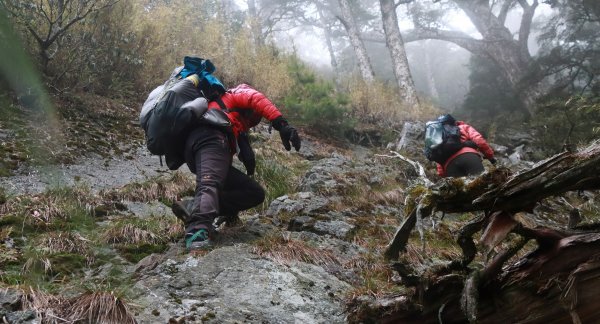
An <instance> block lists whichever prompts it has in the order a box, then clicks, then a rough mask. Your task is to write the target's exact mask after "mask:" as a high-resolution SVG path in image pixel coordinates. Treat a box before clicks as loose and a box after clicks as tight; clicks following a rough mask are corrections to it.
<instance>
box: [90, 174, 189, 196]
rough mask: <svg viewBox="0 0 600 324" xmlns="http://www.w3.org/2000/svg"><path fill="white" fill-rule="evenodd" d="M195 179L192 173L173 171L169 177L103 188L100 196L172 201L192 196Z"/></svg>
mask: <svg viewBox="0 0 600 324" xmlns="http://www.w3.org/2000/svg"><path fill="white" fill-rule="evenodd" d="M195 188H196V181H195V178H194V175H193V174H192V173H185V172H182V171H177V172H173V174H172V175H171V177H169V178H157V179H152V180H149V181H147V182H143V183H132V184H128V185H126V186H124V187H123V188H119V189H113V190H104V191H102V192H101V193H100V196H101V197H102V198H103V199H105V200H111V201H121V200H131V201H142V202H146V201H152V200H160V201H167V202H170V201H173V200H176V199H177V198H178V197H181V196H186V195H187V196H190V195H191V196H193V195H194V190H195Z"/></svg>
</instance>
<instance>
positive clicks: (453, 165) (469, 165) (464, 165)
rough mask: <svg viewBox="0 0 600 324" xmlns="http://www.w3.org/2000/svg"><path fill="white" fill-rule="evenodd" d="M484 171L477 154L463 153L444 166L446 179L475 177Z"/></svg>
mask: <svg viewBox="0 0 600 324" xmlns="http://www.w3.org/2000/svg"><path fill="white" fill-rule="evenodd" d="M483 171H484V168H483V162H482V161H481V156H480V155H479V154H477V153H473V152H467V153H463V154H461V155H459V156H457V157H455V158H454V159H452V161H450V163H448V165H447V166H446V176H447V177H466V176H469V175H477V174H480V173H482V172H483Z"/></svg>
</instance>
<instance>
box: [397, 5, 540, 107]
mask: <svg viewBox="0 0 600 324" xmlns="http://www.w3.org/2000/svg"><path fill="white" fill-rule="evenodd" d="M434 2H438V1H434ZM452 2H453V3H454V4H455V5H456V6H458V8H459V9H461V10H462V11H463V12H464V13H465V14H466V15H467V17H469V19H470V20H471V22H472V23H473V25H474V26H475V28H476V29H477V31H478V32H479V33H480V34H481V36H482V39H475V38H473V37H471V36H469V35H467V34H465V33H463V32H459V31H455V30H447V29H439V28H436V27H431V26H416V28H415V29H414V30H410V31H407V32H406V33H404V41H405V42H412V41H416V40H423V39H439V40H444V41H449V42H452V43H455V44H457V45H459V46H461V47H463V48H465V49H466V50H468V51H470V52H472V53H473V54H477V55H482V56H485V57H488V58H490V59H491V60H492V61H494V63H496V64H497V65H498V66H499V67H500V69H501V71H502V74H503V77H504V78H505V79H506V80H507V81H508V82H509V84H510V85H511V86H512V88H513V89H515V90H516V92H517V93H518V94H519V96H520V99H521V101H522V102H523V103H524V104H525V106H526V107H527V109H528V111H529V113H530V114H531V115H533V114H534V113H535V101H536V99H537V98H539V97H540V96H541V95H542V94H543V87H542V84H541V82H540V81H541V75H540V74H538V73H536V72H537V71H536V70H535V69H534V66H535V64H534V60H533V58H532V57H531V54H530V53H529V50H528V48H527V41H528V39H529V35H530V32H531V23H532V19H533V15H534V14H535V11H536V9H537V7H538V4H539V3H538V0H534V1H533V2H532V3H531V4H529V3H528V1H526V0H518V1H516V0H505V1H472V0H452ZM516 5H518V6H520V9H521V10H522V12H523V13H522V15H521V22H520V28H519V31H518V33H517V37H516V38H515V37H514V36H513V34H512V33H511V31H510V30H509V29H508V28H507V27H506V26H505V22H506V16H507V14H508V12H509V11H510V10H511V9H513V8H514V7H515V6H516ZM496 6H499V7H496ZM495 12H496V13H495Z"/></svg>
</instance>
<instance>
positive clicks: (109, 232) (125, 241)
mask: <svg viewBox="0 0 600 324" xmlns="http://www.w3.org/2000/svg"><path fill="white" fill-rule="evenodd" d="M182 234H183V226H182V224H181V222H179V221H178V220H177V219H176V218H174V217H160V218H154V219H137V218H127V219H122V220H118V221H116V222H114V223H112V224H110V225H109V227H108V228H107V229H106V230H105V231H104V233H103V234H102V235H101V239H102V241H104V242H105V243H108V244H111V245H112V246H114V247H115V248H116V249H117V250H118V251H119V252H120V253H121V255H122V256H123V257H124V258H125V259H126V260H128V261H130V262H138V261H140V260H141V259H143V258H144V257H146V256H148V255H150V254H152V253H161V252H164V251H165V250H166V248H167V246H168V245H167V244H168V243H169V242H174V241H176V240H177V239H179V238H181V236H182Z"/></svg>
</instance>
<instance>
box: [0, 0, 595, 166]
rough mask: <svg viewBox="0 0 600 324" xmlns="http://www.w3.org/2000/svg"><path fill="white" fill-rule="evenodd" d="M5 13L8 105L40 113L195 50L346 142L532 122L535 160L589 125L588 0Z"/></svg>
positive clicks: (61, 7) (120, 6)
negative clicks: (429, 129)
mask: <svg viewBox="0 0 600 324" xmlns="http://www.w3.org/2000/svg"><path fill="white" fill-rule="evenodd" d="M0 9H1V10H2V18H1V20H2V21H3V23H2V25H3V26H2V33H0V37H2V38H3V40H2V42H1V43H2V45H0V46H1V47H2V51H1V52H0V56H1V57H0V61H1V63H0V65H1V67H2V72H3V73H2V79H0V81H1V82H0V87H2V88H3V91H2V100H3V102H4V104H3V105H4V106H11V107H13V106H14V105H10V104H8V103H19V105H21V106H23V107H37V108H41V109H43V110H44V111H47V112H51V111H52V109H51V108H49V107H52V106H53V105H52V104H54V105H55V106H61V104H60V103H57V102H59V101H61V100H63V101H64V100H65V98H71V99H69V100H72V98H76V97H78V96H81V95H83V94H93V95H97V96H101V97H103V98H110V99H115V100H119V101H121V102H122V103H123V104H125V105H126V106H129V107H135V108H136V109H137V108H138V107H139V106H140V105H141V103H142V102H143V100H144V99H145V97H146V96H147V94H148V93H149V92H150V91H151V90H152V89H153V88H154V87H156V86H157V85H159V84H161V83H162V82H164V80H165V79H166V77H167V76H168V75H169V73H170V71H172V69H173V68H174V67H175V66H178V65H181V62H182V58H183V57H184V56H186V55H196V56H200V57H203V58H208V59H210V60H211V61H213V62H214V63H215V65H216V66H217V72H216V75H217V76H218V77H219V78H220V79H221V80H222V81H223V82H224V84H225V85H226V86H228V87H233V86H235V85H236V84H239V83H242V82H243V83H248V84H251V85H253V86H254V87H255V88H257V89H259V90H260V91H263V92H264V93H266V94H267V95H268V96H269V97H270V98H271V99H272V101H274V103H275V104H276V105H277V106H278V107H279V108H280V109H281V110H282V111H283V112H284V114H285V115H286V116H287V117H288V119H290V120H291V121H292V122H293V123H294V124H297V125H299V126H300V127H302V128H304V129H305V130H306V131H311V132H321V133H323V134H326V135H328V136H334V137H338V138H346V139H350V140H354V141H356V142H360V141H368V142H370V144H376V145H378V144H382V145H384V144H386V142H389V141H391V140H393V139H394V138H395V137H397V134H398V131H399V130H400V129H401V127H402V124H403V123H404V122H405V121H410V120H426V119H433V118H435V117H436V116H437V115H438V114H440V113H443V112H450V113H453V114H455V115H456V117H458V118H459V119H463V120H466V121H468V122H469V123H471V124H473V125H475V126H476V128H478V130H480V131H481V132H482V133H483V134H484V135H486V136H487V137H488V138H489V139H490V140H491V141H494V140H496V135H497V133H498V132H505V129H506V128H520V129H525V130H531V131H532V132H534V133H535V134H536V136H535V138H536V140H537V141H538V143H539V146H540V148H541V149H542V150H543V152H544V153H545V154H546V155H550V154H554V153H556V152H558V151H560V150H562V147H563V145H564V144H565V143H569V144H578V143H581V142H587V141H589V140H590V139H592V138H594V137H596V136H597V133H598V129H599V128H598V126H599V122H600V103H599V98H600V95H599V94H600V80H599V75H600V73H599V72H600V42H599V40H600V3H598V2H597V1H593V0H574V1H573V0H570V1H566V0H548V1H538V0H535V1H531V0H529V1H525V0H519V1H467V0H464V1H463V0H453V1H397V0H380V1H353V0H327V1H276V0H248V1H232V0H224V1H209V0H206V1H203V0H193V1H192V0H130V1H119V0H56V1H55V0H52V1H46V0H39V1H21V0H0ZM7 90H10V91H7ZM45 93H49V96H46V95H45ZM32 98H35V99H32ZM15 99H16V101H15ZM92 102H94V100H92ZM58 110H60V108H58ZM331 130H334V131H333V132H332V131H331ZM540 158H542V157H540Z"/></svg>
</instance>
